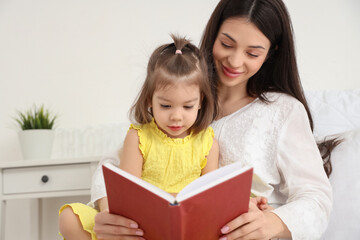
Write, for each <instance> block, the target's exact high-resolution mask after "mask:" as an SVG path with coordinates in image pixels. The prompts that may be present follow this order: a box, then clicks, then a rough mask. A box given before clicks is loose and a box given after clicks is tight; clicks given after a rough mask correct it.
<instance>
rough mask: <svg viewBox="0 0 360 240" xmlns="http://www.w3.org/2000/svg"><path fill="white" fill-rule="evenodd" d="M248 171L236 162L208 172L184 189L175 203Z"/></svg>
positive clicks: (247, 168)
mask: <svg viewBox="0 0 360 240" xmlns="http://www.w3.org/2000/svg"><path fill="white" fill-rule="evenodd" d="M249 169H250V167H243V166H242V164H241V163H240V162H236V163H232V164H229V165H227V166H224V167H221V168H219V169H216V170H214V171H212V172H209V173H207V174H205V175H203V176H201V177H200V178H198V179H196V180H194V181H193V182H191V183H190V184H189V185H187V186H186V187H184V188H183V190H181V191H180V192H179V194H178V195H177V196H176V201H177V202H181V201H183V200H185V199H188V198H190V197H192V196H194V195H196V194H198V193H200V192H203V191H205V190H207V189H209V188H212V187H213V186H216V185H217V184H219V183H222V182H224V181H226V180H228V179H231V178H233V177H234V176H237V175H239V174H241V173H243V172H245V171H246V170H249Z"/></svg>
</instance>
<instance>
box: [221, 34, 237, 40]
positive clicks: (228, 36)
mask: <svg viewBox="0 0 360 240" xmlns="http://www.w3.org/2000/svg"><path fill="white" fill-rule="evenodd" d="M222 34H223V35H225V36H226V37H227V38H229V39H230V40H231V41H233V42H235V43H236V40H235V39H234V38H233V37H231V36H230V35H229V34H227V33H224V32H223V33H222Z"/></svg>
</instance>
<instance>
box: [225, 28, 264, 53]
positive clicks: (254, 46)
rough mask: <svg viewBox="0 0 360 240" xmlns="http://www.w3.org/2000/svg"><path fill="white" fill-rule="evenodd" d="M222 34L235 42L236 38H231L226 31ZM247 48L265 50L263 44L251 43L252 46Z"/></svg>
mask: <svg viewBox="0 0 360 240" xmlns="http://www.w3.org/2000/svg"><path fill="white" fill-rule="evenodd" d="M222 34H223V35H224V36H226V37H227V38H229V39H230V40H231V41H233V42H234V43H236V40H235V39H234V38H233V37H231V36H230V35H229V34H227V33H224V32H223V33H222ZM249 48H260V49H264V50H265V48H264V47H263V46H261V45H253V46H249Z"/></svg>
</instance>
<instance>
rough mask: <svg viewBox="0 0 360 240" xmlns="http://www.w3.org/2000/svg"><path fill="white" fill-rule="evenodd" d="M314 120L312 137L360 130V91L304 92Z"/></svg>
mask: <svg viewBox="0 0 360 240" xmlns="http://www.w3.org/2000/svg"><path fill="white" fill-rule="evenodd" d="M305 97H306V99H307V101H308V104H309V108H310V111H311V114H312V117H313V120H314V135H315V136H326V135H333V134H338V133H342V132H345V131H350V130H354V129H358V128H360V89H354V90H326V91H305Z"/></svg>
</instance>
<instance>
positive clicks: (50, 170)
mask: <svg viewBox="0 0 360 240" xmlns="http://www.w3.org/2000/svg"><path fill="white" fill-rule="evenodd" d="M46 180H47V181H46ZM90 185H91V168H90V164H89V163H82V164H68V165H53V166H43V167H23V168H10V169H4V170H3V194H16V193H35V192H50V191H67V190H80V189H90Z"/></svg>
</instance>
